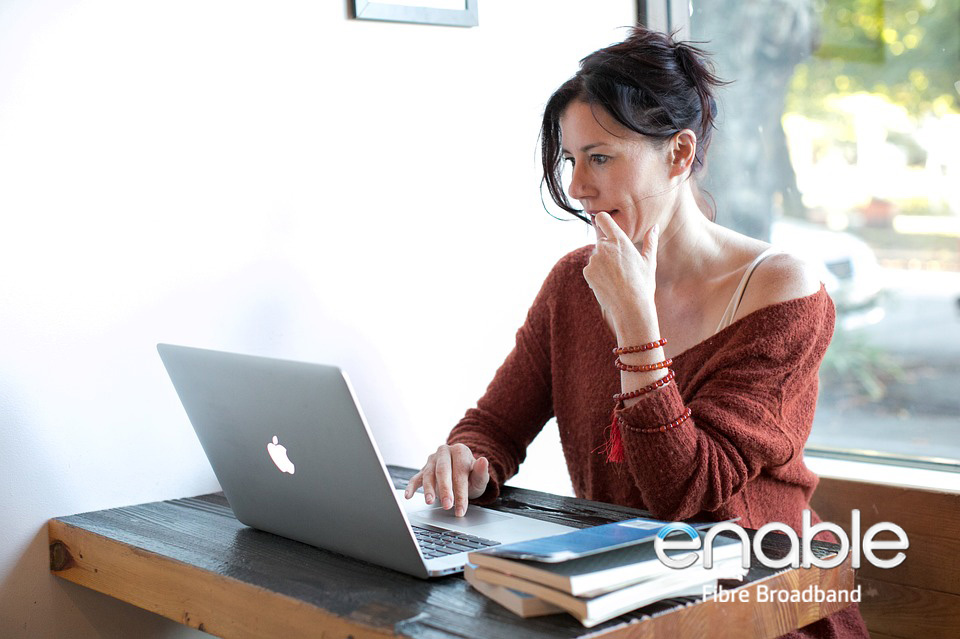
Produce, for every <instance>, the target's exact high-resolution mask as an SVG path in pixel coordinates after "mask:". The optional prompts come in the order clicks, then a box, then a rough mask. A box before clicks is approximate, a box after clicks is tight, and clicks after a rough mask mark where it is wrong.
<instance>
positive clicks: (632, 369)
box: [614, 357, 673, 373]
mask: <svg viewBox="0 0 960 639" xmlns="http://www.w3.org/2000/svg"><path fill="white" fill-rule="evenodd" d="M670 364H673V360H672V359H669V358H667V359H665V360H663V361H662V362H657V363H656V364H642V365H640V366H631V365H630V364H624V363H623V362H621V361H620V358H619V357H618V358H617V361H616V362H614V365H616V367H617V368H619V369H620V370H622V371H625V372H627V373H649V372H650V371H658V370H660V369H661V368H666V367H667V366H670Z"/></svg>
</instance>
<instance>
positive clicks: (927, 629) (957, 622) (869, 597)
mask: <svg viewBox="0 0 960 639" xmlns="http://www.w3.org/2000/svg"><path fill="white" fill-rule="evenodd" d="M858 582H859V583H860V585H861V588H862V592H863V602H862V603H861V604H860V612H861V613H862V614H863V618H864V620H865V621H866V622H867V629H869V630H870V632H871V634H872V633H873V632H874V631H876V632H878V633H881V634H886V635H892V636H894V637H906V638H912V637H918V638H919V637H923V638H924V639H957V636H960V596H958V595H952V594H948V593H942V592H935V591H931V590H924V589H922V588H913V587H911V586H903V585H901V584H895V583H889V582H885V581H879V580H876V579H860V580H858Z"/></svg>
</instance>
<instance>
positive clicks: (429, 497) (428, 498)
mask: <svg viewBox="0 0 960 639" xmlns="http://www.w3.org/2000/svg"><path fill="white" fill-rule="evenodd" d="M423 500H424V501H425V502H427V503H428V504H432V503H433V495H431V494H430V493H427V494H426V495H425V496H424V498H423Z"/></svg>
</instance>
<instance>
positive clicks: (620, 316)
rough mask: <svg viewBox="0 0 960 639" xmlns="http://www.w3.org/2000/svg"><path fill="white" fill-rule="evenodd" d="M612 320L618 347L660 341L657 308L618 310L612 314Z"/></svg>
mask: <svg viewBox="0 0 960 639" xmlns="http://www.w3.org/2000/svg"><path fill="white" fill-rule="evenodd" d="M612 320H613V325H614V327H615V329H616V333H617V343H618V344H619V345H620V346H632V345H635V344H645V343H647V342H652V341H654V340H657V339H660V325H659V322H658V320H657V307H656V306H654V305H653V304H641V305H637V306H633V307H630V308H622V309H618V310H617V311H616V312H614V313H612Z"/></svg>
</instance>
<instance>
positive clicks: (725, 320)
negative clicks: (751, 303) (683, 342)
mask: <svg viewBox="0 0 960 639" xmlns="http://www.w3.org/2000/svg"><path fill="white" fill-rule="evenodd" d="M780 252H781V251H780V249H778V248H776V247H773V246H771V247H769V248H768V249H767V250H765V251H764V252H763V253H761V254H760V255H758V256H757V257H755V258H754V259H753V261H752V262H750V266H748V267H747V270H746V272H745V273H744V274H743V277H741V278H740V285H739V286H737V290H736V292H735V293H734V294H733V297H732V298H730V303H729V304H727V310H725V311H724V312H723V317H722V318H720V325H719V326H717V332H718V333H719V332H720V331H722V330H723V329H725V328H726V327H728V326H730V325H731V324H732V323H733V318H734V317H735V316H736V314H737V310H739V308H740V301H741V300H742V299H743V293H744V291H746V290H747V283H748V282H749V281H750V276H751V275H753V272H754V271H755V270H756V268H757V267H758V266H759V265H760V262H762V261H763V260H765V259H767V258H768V257H770V256H771V255H776V254H777V253H780Z"/></svg>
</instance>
